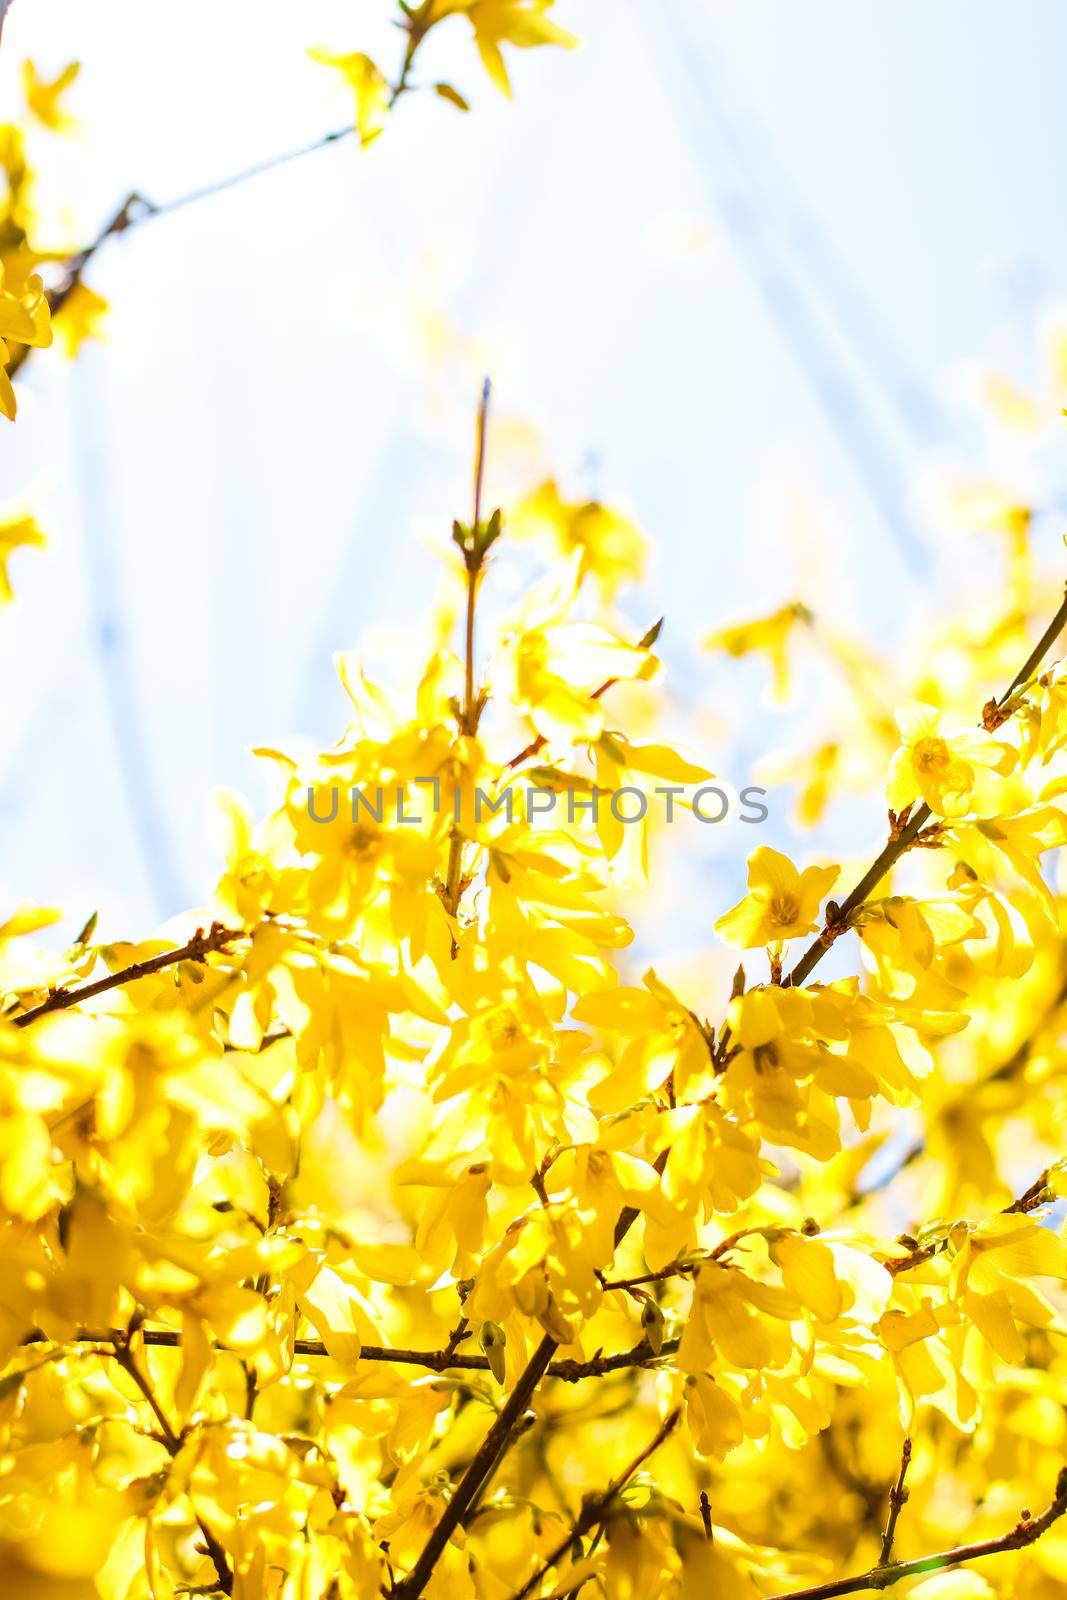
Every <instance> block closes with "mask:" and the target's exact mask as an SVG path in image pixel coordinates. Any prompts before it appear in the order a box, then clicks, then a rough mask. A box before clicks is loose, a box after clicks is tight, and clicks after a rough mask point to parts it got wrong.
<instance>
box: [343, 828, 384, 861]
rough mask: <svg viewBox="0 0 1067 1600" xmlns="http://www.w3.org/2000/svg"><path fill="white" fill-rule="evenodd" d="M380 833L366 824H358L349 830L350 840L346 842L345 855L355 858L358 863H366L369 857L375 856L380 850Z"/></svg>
mask: <svg viewBox="0 0 1067 1600" xmlns="http://www.w3.org/2000/svg"><path fill="white" fill-rule="evenodd" d="M378 844H379V841H378V831H377V829H376V828H371V827H369V826H368V825H367V823H365V822H357V823H356V824H355V826H354V827H353V828H350V829H349V832H348V838H347V839H346V840H345V854H346V855H350V856H355V858H356V860H357V861H365V860H366V859H367V857H368V856H373V855H375V854H376V853H377V850H378Z"/></svg>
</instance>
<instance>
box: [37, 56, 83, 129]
mask: <svg viewBox="0 0 1067 1600" xmlns="http://www.w3.org/2000/svg"><path fill="white" fill-rule="evenodd" d="M80 71H81V62H80V61H71V62H69V63H68V64H67V65H66V66H65V67H64V68H63V70H62V72H60V73H59V74H58V76H57V77H55V78H53V79H52V81H51V83H49V82H48V80H47V79H46V78H42V77H40V76H39V74H38V72H37V68H36V67H35V66H34V64H33V62H32V61H29V60H27V61H24V62H23V63H22V92H23V94H24V95H25V96H26V104H27V106H28V107H29V109H30V111H32V113H33V115H34V116H35V117H36V118H37V120H38V122H41V123H43V124H44V126H45V127H46V128H49V129H51V131H52V132H53V133H67V132H69V130H70V129H71V128H73V127H74V118H73V117H71V116H69V115H68V114H67V112H66V111H64V110H63V108H62V106H61V105H60V103H59V101H60V97H61V96H62V95H64V94H66V92H67V90H68V89H69V88H70V86H71V84H72V83H73V82H74V80H75V78H76V77H77V76H78V73H79V72H80Z"/></svg>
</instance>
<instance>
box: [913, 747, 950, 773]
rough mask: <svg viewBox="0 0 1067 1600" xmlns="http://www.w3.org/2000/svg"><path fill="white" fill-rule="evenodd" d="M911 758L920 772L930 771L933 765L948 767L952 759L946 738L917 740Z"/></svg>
mask: <svg viewBox="0 0 1067 1600" xmlns="http://www.w3.org/2000/svg"><path fill="white" fill-rule="evenodd" d="M911 758H912V760H913V761H914V763H915V765H916V766H917V767H918V769H919V771H920V772H929V771H930V770H931V768H933V767H947V766H948V764H949V762H950V761H951V759H952V757H951V755H950V753H949V748H948V745H947V744H946V743H945V741H944V739H919V740H917V741H916V744H915V748H914V750H913V751H912V757H911Z"/></svg>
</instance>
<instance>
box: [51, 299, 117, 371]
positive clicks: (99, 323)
mask: <svg viewBox="0 0 1067 1600" xmlns="http://www.w3.org/2000/svg"><path fill="white" fill-rule="evenodd" d="M107 311H108V302H107V301H106V300H105V299H104V297H103V295H102V294H97V292H96V290H95V289H90V287H89V285H88V284H87V283H76V284H75V285H74V287H73V289H71V291H70V293H69V294H68V295H67V296H66V298H65V299H64V301H63V304H62V306H61V307H60V309H59V310H58V311H57V312H56V314H55V318H54V320H53V323H52V326H53V328H54V329H55V331H56V333H57V334H58V335H59V342H60V344H61V346H62V347H63V354H64V355H65V356H66V357H67V359H68V361H72V360H73V359H74V357H75V356H76V355H77V354H78V351H79V350H80V349H81V347H82V344H83V343H84V341H85V340H86V339H100V338H102V337H103V332H102V328H103V322H104V318H105V316H106V315H107Z"/></svg>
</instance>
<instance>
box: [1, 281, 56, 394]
mask: <svg viewBox="0 0 1067 1600" xmlns="http://www.w3.org/2000/svg"><path fill="white" fill-rule="evenodd" d="M9 339H10V340H11V341H12V343H14V344H30V345H38V346H41V347H43V346H46V345H50V344H51V343H52V328H51V323H50V320H49V310H48V299H47V296H46V295H45V292H44V286H43V285H42V283H41V280H40V278H38V277H37V276H36V275H35V274H33V273H30V272H28V271H26V270H24V268H23V267H22V266H21V264H20V263H19V261H18V259H17V257H13V256H8V258H7V260H6V262H5V261H0V412H3V414H4V416H5V417H8V418H9V419H10V420H11V421H14V418H15V410H16V404H15V391H14V389H13V388H12V387H11V379H10V378H9V377H8V375H7V373H6V372H5V371H4V368H5V367H6V366H7V364H8V362H9V361H10V360H11V352H10V351H9V350H8V347H7V341H8V340H9Z"/></svg>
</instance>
